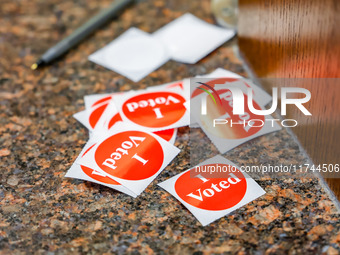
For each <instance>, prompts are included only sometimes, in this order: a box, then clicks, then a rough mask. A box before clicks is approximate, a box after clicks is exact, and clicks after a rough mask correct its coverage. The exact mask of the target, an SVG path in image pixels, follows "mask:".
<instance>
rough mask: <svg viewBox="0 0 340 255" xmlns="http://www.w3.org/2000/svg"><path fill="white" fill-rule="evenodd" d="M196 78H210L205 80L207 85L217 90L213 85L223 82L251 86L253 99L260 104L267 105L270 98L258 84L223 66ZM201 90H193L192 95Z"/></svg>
mask: <svg viewBox="0 0 340 255" xmlns="http://www.w3.org/2000/svg"><path fill="white" fill-rule="evenodd" d="M196 77H197V78H211V79H212V80H210V81H208V82H206V83H207V84H208V85H210V86H212V87H213V88H214V89H216V90H218V89H217V88H216V87H215V85H216V84H224V83H225V82H228V83H231V82H240V83H239V85H240V86H241V87H243V88H244V89H245V90H246V89H247V88H251V89H252V90H253V95H254V99H255V101H256V102H258V103H260V104H261V105H264V106H265V105H267V104H268V103H270V101H271V100H272V97H271V96H270V95H269V94H268V93H267V92H265V91H264V90H263V89H261V88H260V87H259V86H257V85H256V84H254V83H253V82H252V81H251V80H249V79H246V78H244V77H242V76H240V75H238V74H236V73H233V72H230V71H228V70H225V69H223V68H217V69H216V70H214V71H213V72H211V73H209V74H206V75H199V76H196ZM200 92H202V90H199V89H197V90H195V91H193V97H195V95H197V94H199V93H200Z"/></svg>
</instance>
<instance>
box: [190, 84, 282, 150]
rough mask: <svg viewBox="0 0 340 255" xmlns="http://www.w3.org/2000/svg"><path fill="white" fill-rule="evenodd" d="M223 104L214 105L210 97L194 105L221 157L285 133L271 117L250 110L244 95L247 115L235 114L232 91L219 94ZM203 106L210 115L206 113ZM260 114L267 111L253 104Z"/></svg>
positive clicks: (201, 96) (193, 111) (194, 113)
mask: <svg viewBox="0 0 340 255" xmlns="http://www.w3.org/2000/svg"><path fill="white" fill-rule="evenodd" d="M216 93H217V97H218V99H219V102H218V103H216V102H214V101H213V100H212V99H211V97H210V95H209V94H207V93H204V94H199V95H198V96H196V97H195V98H193V99H192V100H191V101H190V109H191V114H192V116H193V117H194V119H195V120H196V121H197V123H198V124H199V126H200V127H201V128H202V130H203V131H204V133H205V134H206V135H207V136H208V137H209V138H210V140H211V141H212V142H213V144H214V145H215V146H216V147H217V149H218V150H219V151H220V153H222V154H223V153H225V152H227V151H229V150H231V149H233V148H235V147H236V146H238V145H240V144H243V143H245V142H247V141H249V140H251V139H254V138H256V137H259V136H261V135H264V134H268V133H271V132H274V131H278V130H280V129H281V127H280V126H279V124H277V122H276V120H275V119H273V118H272V117H271V116H270V115H266V116H264V115H256V114H254V113H252V112H251V111H250V110H249V108H248V104H247V101H248V98H247V96H246V95H244V98H245V100H244V113H243V114H233V97H232V93H231V92H230V90H229V89H220V90H218V91H217V92H216ZM202 102H205V103H206V104H205V109H206V112H205V113H202V110H201V109H202ZM252 104H253V106H254V108H255V109H257V110H261V109H263V107H262V106H260V105H259V104H258V103H257V102H256V101H254V100H253V102H252Z"/></svg>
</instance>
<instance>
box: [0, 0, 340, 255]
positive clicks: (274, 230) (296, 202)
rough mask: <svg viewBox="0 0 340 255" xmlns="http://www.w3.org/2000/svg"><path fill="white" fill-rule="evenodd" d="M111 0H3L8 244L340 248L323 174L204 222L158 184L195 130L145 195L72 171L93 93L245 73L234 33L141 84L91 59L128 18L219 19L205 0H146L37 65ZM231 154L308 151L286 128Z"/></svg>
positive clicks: (91, 248)
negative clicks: (194, 60)
mask: <svg viewBox="0 0 340 255" xmlns="http://www.w3.org/2000/svg"><path fill="white" fill-rule="evenodd" d="M110 2H111V1H108V0H103V1H62V0H49V1H38V0H29V1H28V0H21V1H13V0H1V3H0V160H1V171H0V254H20V253H22V254H31V253H36V254H79V253H90V254H97V253H107V254H108V253H131V254H153V253H156V254H162V253H172V254H186V253H190V254H202V253H203V254H209V253H214V254H218V253H239V254H262V253H265V254H288V253H289V254H320V253H325V254H339V248H340V221H339V214H338V212H337V210H336V208H335V206H334V204H333V202H332V201H331V200H330V199H329V196H328V195H327V193H326V192H325V191H324V189H323V188H322V187H321V185H320V184H319V182H318V180H317V179H295V180H294V179H282V180H272V179H268V178H267V179H263V180H260V181H258V182H259V184H260V185H261V186H262V187H263V188H264V189H265V190H266V192H267V194H266V195H264V196H263V197H261V198H259V199H257V200H255V201H253V202H251V203H250V204H248V205H246V206H244V207H242V208H241V209H239V210H237V211H235V212H234V213H232V214H231V215H228V216H226V217H223V218H222V219H220V220H218V221H216V222H215V223H212V224H210V225H209V226H207V227H202V226H201V225H200V224H199V222H198V221H197V220H196V219H195V218H194V216H193V215H191V214H190V212H189V211H188V210H186V209H185V208H184V207H183V206H182V205H181V204H180V203H179V202H178V201H177V200H175V199H174V198H173V197H172V196H171V195H170V194H168V193H167V192H165V191H164V190H162V189H161V188H159V187H157V186H156V183H158V182H160V181H163V180H165V179H167V178H169V177H170V176H174V175H175V174H177V173H180V172H181V171H183V170H185V169H186V168H187V167H188V165H189V161H190V157H189V148H188V139H189V129H188V128H181V129H180V131H179V135H178V138H177V140H176V146H178V147H179V148H180V149H181V150H182V151H181V153H180V155H179V156H178V157H177V158H176V159H175V160H174V161H173V162H172V163H171V165H169V166H168V167H167V168H166V169H165V170H164V171H163V173H162V174H161V175H160V176H159V177H158V178H157V179H156V180H155V181H154V182H153V183H152V184H151V185H150V186H149V187H148V188H147V189H146V191H145V192H143V193H142V195H141V196H139V197H138V198H137V199H133V198H131V197H129V196H126V195H123V194H120V193H117V192H115V191H113V190H111V189H109V188H106V187H103V186H100V185H96V184H92V183H89V182H83V181H79V180H70V179H67V178H64V175H65V173H66V171H67V169H68V168H69V167H70V166H71V164H72V162H73V161H74V160H75V159H76V157H77V155H78V153H79V152H80V151H81V148H82V147H83V145H84V144H85V142H86V141H87V139H88V134H87V131H86V130H85V128H83V127H82V126H81V125H80V124H79V123H77V122H76V120H75V119H73V118H72V114H74V113H76V112H78V111H80V110H82V109H83V104H84V102H83V96H84V95H87V94H94V93H104V92H110V91H126V90H130V89H140V88H145V87H146V86H151V85H156V84H161V83H165V82H170V81H174V80H178V79H181V78H184V77H188V76H194V75H197V74H203V73H207V72H210V71H213V70H214V69H215V68H217V67H223V68H226V69H229V70H231V71H234V72H236V73H239V74H241V75H245V72H244V69H243V68H242V63H241V62H240V60H238V58H237V57H236V56H235V54H234V50H233V46H234V45H236V42H235V40H233V41H231V42H229V43H226V44H224V45H223V46H222V47H221V48H219V49H217V50H216V51H214V52H213V53H212V54H210V55H209V56H207V57H206V58H204V59H203V60H202V61H200V62H199V63H198V64H196V65H185V64H180V63H176V62H173V61H170V62H168V63H166V64H165V65H164V66H162V67H161V68H160V69H158V70H157V71H155V72H153V73H151V74H150V75H149V76H148V77H147V78H145V79H143V80H142V81H141V82H140V83H133V82H131V81H129V80H128V79H126V78H124V77H122V76H120V75H118V74H116V73H114V72H112V71H109V70H106V69H104V68H103V67H101V66H98V65H95V64H93V63H91V62H89V61H88V60H87V57H88V55H89V54H90V53H92V52H94V51H95V50H97V49H99V48H101V47H102V46H104V45H106V44H107V43H108V42H110V41H111V40H112V39H114V38H115V37H116V36H118V35H119V34H121V33H123V32H124V31H125V30H126V29H128V28H129V27H131V26H136V27H138V28H140V29H142V30H145V31H147V32H153V31H155V30H157V29H158V28H159V27H161V26H162V25H164V24H166V23H167V22H169V21H171V20H173V19H175V18H176V17H178V16H180V15H182V14H183V13H185V12H191V13H193V14H194V15H196V16H198V17H200V18H203V19H204V20H206V21H208V22H213V19H212V16H211V14H210V9H209V5H210V2H209V1H207V0H204V1H197V0H192V1H181V0H176V1H157V0H154V1H151V0H150V1H142V2H141V3H140V4H138V5H136V6H134V7H133V8H131V9H129V10H128V11H126V12H125V13H124V14H123V15H122V16H121V17H120V18H119V20H117V21H115V22H112V23H110V24H109V25H107V26H106V27H104V28H103V29H101V30H100V31H98V32H97V33H95V34H94V35H93V36H92V37H91V38H89V39H88V40H87V41H86V42H84V43H83V44H81V45H80V46H79V47H78V48H76V49H74V50H72V51H71V52H70V53H69V54H68V55H67V56H66V57H64V58H62V59H60V60H59V61H57V62H55V63H53V65H51V66H49V67H46V68H43V69H40V70H37V71H35V72H32V71H31V70H30V69H29V67H30V65H31V64H32V63H33V62H34V61H35V60H36V58H38V57H39V56H40V55H41V54H42V53H43V52H44V51H45V50H46V49H48V48H49V47H50V46H52V45H53V44H54V43H55V42H57V41H58V40H60V39H62V38H63V37H64V36H65V35H67V34H69V33H71V31H72V30H73V29H75V28H76V27H77V26H78V25H79V24H81V23H83V22H84V21H86V20H87V19H88V18H89V17H90V15H92V14H94V13H95V12H96V11H98V10H99V9H100V8H104V7H105V6H108V5H109V4H110ZM177 39H178V38H177ZM195 132H200V131H199V130H197V131H195ZM198 135H202V143H206V142H208V141H207V140H205V139H207V138H206V137H205V136H204V135H203V134H200V133H198ZM225 156H226V157H228V158H229V159H230V160H233V161H235V162H236V163H238V164H247V163H254V162H255V163H256V162H257V163H270V162H278V161H281V160H289V161H291V162H292V163H294V162H300V161H301V160H303V159H304V156H303V154H302V153H301V152H300V149H299V147H298V146H297V144H296V143H295V142H294V140H293V138H292V137H291V136H290V135H289V134H288V133H287V131H286V130H282V131H280V132H277V133H273V134H269V135H267V136H263V137H261V138H258V139H255V140H253V141H251V142H249V143H247V144H244V145H242V146H239V147H237V148H236V149H234V150H232V151H230V152H228V153H227V154H225Z"/></svg>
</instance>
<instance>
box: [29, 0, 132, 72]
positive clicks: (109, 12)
mask: <svg viewBox="0 0 340 255" xmlns="http://www.w3.org/2000/svg"><path fill="white" fill-rule="evenodd" d="M132 2H133V0H115V1H114V2H113V4H112V5H111V6H110V7H109V8H108V9H106V10H103V11H102V12H100V13H99V14H97V15H96V16H94V17H93V18H92V19H90V20H89V21H88V22H86V23H85V24H84V25H82V26H81V27H80V28H78V29H77V30H76V31H74V32H73V33H72V34H71V35H69V36H68V37H66V38H65V39H63V40H62V41H60V42H59V43H58V44H56V45H55V46H53V47H52V48H50V49H49V50H48V51H46V52H45V53H44V55H42V57H41V58H40V59H39V60H38V61H37V62H36V63H34V64H33V65H32V66H31V69H32V70H35V69H37V68H38V67H39V66H41V65H44V64H48V63H50V62H52V61H53V60H55V59H56V58H58V57H60V56H61V55H63V54H64V53H66V52H67V51H68V50H69V49H71V48H72V47H73V46H75V45H77V44H78V43H80V42H81V41H82V40H83V39H85V38H86V37H87V36H89V35H90V34H91V33H93V32H94V31H95V30H96V29H98V28H99V27H101V26H102V25H104V24H105V23H106V22H107V21H109V20H110V19H112V18H114V17H116V16H117V15H118V14H119V13H120V11H122V10H123V9H124V8H125V7H127V6H128V5H129V4H131V3H132Z"/></svg>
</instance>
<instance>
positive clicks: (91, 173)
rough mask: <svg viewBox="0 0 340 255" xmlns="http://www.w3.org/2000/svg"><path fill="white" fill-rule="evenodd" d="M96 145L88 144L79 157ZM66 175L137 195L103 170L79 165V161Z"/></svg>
mask: <svg viewBox="0 0 340 255" xmlns="http://www.w3.org/2000/svg"><path fill="white" fill-rule="evenodd" d="M95 145H96V144H92V145H91V142H90V143H89V144H88V145H86V146H85V147H84V149H83V150H82V152H81V153H80V154H79V156H78V159H80V158H82V157H84V156H85V155H86V154H87V153H88V152H89V151H90V150H91V149H92V148H93V147H94V146H95ZM78 159H77V160H78ZM65 177H69V178H75V179H80V180H85V181H90V182H93V183H97V184H100V185H104V186H106V187H109V188H111V189H115V190H117V191H120V192H122V193H125V194H127V195H129V196H132V197H137V195H136V194H135V193H133V192H132V191H131V190H129V189H127V188H126V187H124V186H122V185H121V184H120V183H119V182H117V181H115V180H113V179H112V178H109V177H108V176H107V175H105V174H103V173H102V172H99V171H96V170H94V169H92V168H89V167H86V166H83V165H79V164H77V163H73V165H72V166H71V168H70V169H69V170H68V171H67V173H66V175H65Z"/></svg>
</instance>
